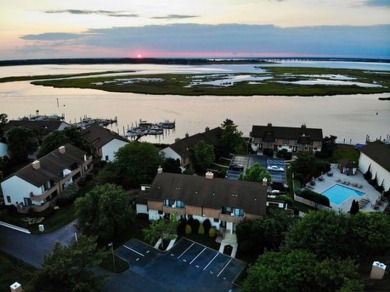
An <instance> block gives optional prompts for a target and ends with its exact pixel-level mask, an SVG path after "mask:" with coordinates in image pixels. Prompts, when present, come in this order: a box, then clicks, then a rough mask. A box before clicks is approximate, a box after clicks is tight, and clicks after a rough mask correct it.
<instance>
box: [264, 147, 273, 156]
mask: <svg viewBox="0 0 390 292" xmlns="http://www.w3.org/2000/svg"><path fill="white" fill-rule="evenodd" d="M263 154H264V155H265V156H268V157H274V150H272V149H271V148H264V150H263Z"/></svg>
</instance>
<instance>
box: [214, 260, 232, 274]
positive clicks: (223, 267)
mask: <svg viewBox="0 0 390 292" xmlns="http://www.w3.org/2000/svg"><path fill="white" fill-rule="evenodd" d="M232 260H233V258H231V259H230V261H229V262H228V263H227V264H226V265H225V266H224V267H223V269H222V270H221V271H220V272H219V274H218V275H217V278H218V277H219V275H221V274H222V272H223V271H224V270H225V269H226V267H227V266H228V265H229V264H230V262H231V261H232Z"/></svg>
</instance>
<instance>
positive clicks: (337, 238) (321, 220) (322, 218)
mask: <svg viewBox="0 0 390 292" xmlns="http://www.w3.org/2000/svg"><path fill="white" fill-rule="evenodd" d="M285 248H286V249H287V250H297V249H298V250H306V251H309V252H312V253H314V254H316V255H317V256H318V258H319V259H325V258H338V257H340V258H344V257H346V256H347V255H351V252H352V251H351V250H350V245H349V232H348V218H347V217H346V215H345V214H342V213H336V212H333V211H311V212H309V213H307V214H306V215H305V216H304V217H303V218H302V219H301V220H299V221H298V222H297V223H296V224H294V225H293V226H291V228H290V229H289V231H288V233H287V234H286V239H285Z"/></svg>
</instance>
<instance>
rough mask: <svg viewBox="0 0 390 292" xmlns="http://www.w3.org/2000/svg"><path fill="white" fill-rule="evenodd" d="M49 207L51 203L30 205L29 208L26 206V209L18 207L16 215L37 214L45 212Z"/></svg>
mask: <svg viewBox="0 0 390 292" xmlns="http://www.w3.org/2000/svg"><path fill="white" fill-rule="evenodd" d="M50 206H51V202H47V203H45V204H43V205H30V206H26V207H19V208H18V213H20V214H29V213H30V212H31V211H34V212H37V213H39V212H42V211H44V210H46V209H47V208H49V207H50Z"/></svg>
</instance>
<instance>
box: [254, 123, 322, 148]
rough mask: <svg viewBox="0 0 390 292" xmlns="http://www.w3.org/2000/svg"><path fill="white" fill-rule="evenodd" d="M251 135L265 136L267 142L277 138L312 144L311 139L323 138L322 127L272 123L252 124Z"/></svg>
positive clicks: (319, 139) (318, 139)
mask: <svg viewBox="0 0 390 292" xmlns="http://www.w3.org/2000/svg"><path fill="white" fill-rule="evenodd" d="M250 136H251V137H256V138H263V140H264V141H265V142H274V141H275V139H288V140H298V143H299V144H310V141H321V140H322V139H323V135H322V129H316V128H307V127H306V126H305V125H302V126H301V127H299V128H298V127H275V126H273V125H272V124H268V125H267V126H252V132H251V133H250Z"/></svg>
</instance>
